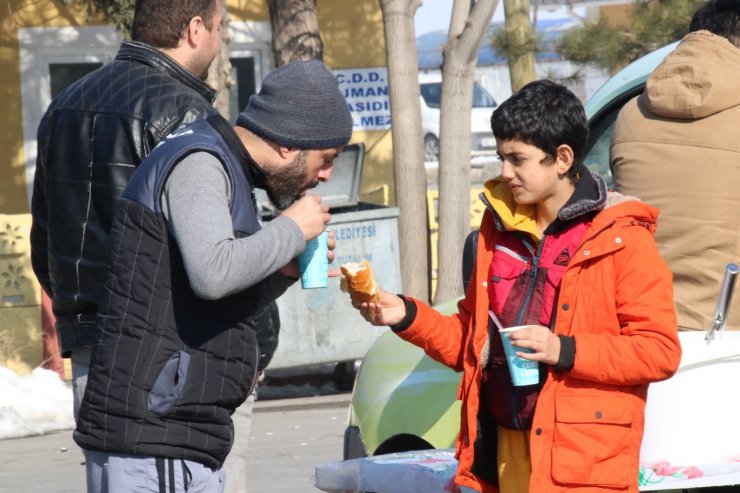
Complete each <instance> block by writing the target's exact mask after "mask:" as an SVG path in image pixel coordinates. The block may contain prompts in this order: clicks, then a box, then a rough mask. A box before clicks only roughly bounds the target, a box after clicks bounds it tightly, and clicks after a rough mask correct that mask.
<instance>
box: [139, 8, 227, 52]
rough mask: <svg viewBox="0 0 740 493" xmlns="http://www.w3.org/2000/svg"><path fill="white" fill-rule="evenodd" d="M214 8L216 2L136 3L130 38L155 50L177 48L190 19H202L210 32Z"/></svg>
mask: <svg viewBox="0 0 740 493" xmlns="http://www.w3.org/2000/svg"><path fill="white" fill-rule="evenodd" d="M224 1H225V0H224ZM216 6H217V0H136V10H135V11H134V23H133V26H132V27H131V39H133V40H134V41H141V42H142V43H146V44H148V45H149V46H153V47H155V48H163V49H167V48H176V47H177V44H178V42H179V41H180V37H181V36H182V32H183V30H184V29H185V28H186V27H187V25H188V24H189V23H190V21H191V20H192V19H193V17H197V16H200V17H202V18H203V22H204V24H205V27H206V29H208V30H209V31H210V30H211V29H213V16H214V14H215V13H216Z"/></svg>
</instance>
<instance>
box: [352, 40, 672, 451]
mask: <svg viewBox="0 0 740 493" xmlns="http://www.w3.org/2000/svg"><path fill="white" fill-rule="evenodd" d="M677 44H678V43H673V44H671V45H668V46H665V47H663V48H661V49H659V50H657V51H655V52H653V53H650V54H648V55H646V56H644V57H643V58H640V59H639V60H637V61H635V62H633V63H632V64H630V65H629V66H627V67H626V68H624V69H623V70H622V71H621V72H619V73H618V74H616V75H615V76H614V77H612V78H611V79H609V80H608V81H607V82H606V83H605V84H604V85H603V86H602V87H601V88H599V90H597V91H596V92H595V93H594V94H593V96H592V97H591V98H590V99H589V101H588V102H587V103H586V106H585V109H586V116H587V117H588V120H589V127H590V135H589V142H588V145H587V147H586V158H585V160H584V161H585V164H586V165H587V166H588V167H589V168H590V169H591V170H592V171H594V172H596V173H598V174H600V175H601V176H602V177H604V178H605V179H606V181H607V184H608V185H609V186H610V188H611V187H612V177H611V171H610V170H609V145H610V140H611V135H612V131H613V129H614V123H615V121H616V118H617V114H618V113H619V110H620V109H621V108H622V106H623V105H624V104H625V103H626V102H627V101H629V100H630V99H632V98H633V97H635V96H637V95H638V94H640V93H641V92H642V90H643V88H644V87H645V81H646V80H647V78H648V76H649V75H650V73H651V72H652V71H653V70H654V69H655V67H656V66H657V65H658V64H659V63H660V62H661V61H662V60H663V58H665V56H666V55H667V54H668V53H669V52H671V51H672V50H673V49H674V48H675V47H676V45H677ZM471 238H473V237H472V236H471V237H469V241H470V239H471ZM466 251H467V252H470V251H474V250H472V249H470V248H466ZM463 257H464V260H463V264H464V266H463V271H465V270H466V267H465V264H466V262H467V267H468V269H470V267H471V264H472V262H471V260H470V258H468V259H467V260H466V259H465V257H466V254H465V253H464V254H463ZM467 257H470V254H468V255H467ZM468 272H469V271H468ZM463 277H464V278H465V277H466V275H465V272H464V274H463ZM457 301H458V300H453V301H451V302H448V303H445V304H443V305H440V306H438V307H436V308H437V309H438V310H439V311H440V312H442V313H445V314H451V313H455V312H456V310H457ZM460 377H461V375H460V374H459V373H455V372H454V371H452V370H451V369H449V368H447V367H445V366H443V365H441V364H439V363H437V362H436V361H434V360H432V359H431V358H429V357H428V356H426V355H425V354H424V352H423V351H422V350H421V349H419V348H418V347H416V346H414V345H412V344H410V343H408V342H405V341H403V340H402V339H401V338H399V337H398V336H396V335H395V334H393V333H392V332H390V331H386V332H384V333H383V334H382V335H381V336H380V337H379V338H378V339H377V340H376V341H375V342H374V343H373V345H372V346H371V347H370V349H369V350H368V352H367V354H366V355H365V357H364V359H363V361H362V364H361V365H360V368H359V370H358V372H357V377H356V379H355V385H354V390H353V393H352V400H351V404H350V409H349V424H348V426H347V430H346V432H345V436H344V458H345V459H354V458H358V457H366V456H370V455H380V454H385V453H391V452H403V451H408V450H425V449H432V448H451V447H454V446H455V439H456V437H457V433H458V430H459V423H460V401H458V400H457V398H456V397H457V388H458V385H459V383H460Z"/></svg>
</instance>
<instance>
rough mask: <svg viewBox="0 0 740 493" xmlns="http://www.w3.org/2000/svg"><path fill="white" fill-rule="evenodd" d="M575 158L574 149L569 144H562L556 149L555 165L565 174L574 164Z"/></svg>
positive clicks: (559, 171) (560, 172)
mask: <svg viewBox="0 0 740 493" xmlns="http://www.w3.org/2000/svg"><path fill="white" fill-rule="evenodd" d="M573 159H574V154H573V149H572V148H571V147H570V146H569V145H568V144H560V145H559V146H558V147H557V149H556V150H555V165H556V166H557V167H558V173H559V174H561V175H563V176H565V175H566V174H567V173H568V170H569V169H570V167H571V166H573Z"/></svg>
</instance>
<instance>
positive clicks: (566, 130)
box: [491, 80, 588, 183]
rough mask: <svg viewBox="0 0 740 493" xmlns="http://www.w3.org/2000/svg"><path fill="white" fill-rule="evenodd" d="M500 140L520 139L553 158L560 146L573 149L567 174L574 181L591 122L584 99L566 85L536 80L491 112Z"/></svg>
mask: <svg viewBox="0 0 740 493" xmlns="http://www.w3.org/2000/svg"><path fill="white" fill-rule="evenodd" d="M491 130H493V135H494V137H496V138H497V139H499V140H520V141H522V142H525V143H527V144H530V145H533V146H536V147H539V148H540V149H542V150H543V151H544V152H545V153H547V155H548V156H549V157H550V160H551V161H552V160H553V159H554V158H555V153H556V152H557V148H558V146H560V145H563V144H567V145H569V146H570V148H571V149H573V165H572V166H571V167H570V170H568V177H569V178H570V180H571V181H572V182H574V183H575V181H576V176H577V174H578V168H579V167H580V165H581V162H582V160H583V152H584V149H585V148H586V141H587V140H588V121H587V120H586V112H585V111H584V110H583V105H582V104H581V101H580V100H579V99H578V98H577V97H576V95H575V94H573V93H572V92H571V91H570V90H569V89H568V88H567V87H565V86H561V85H560V84H556V83H555V82H552V81H549V80H536V81H534V82H530V83H529V84H527V85H526V86H524V87H522V88H521V89H520V90H519V91H517V92H516V93H514V94H513V95H512V96H511V97H510V98H509V99H507V100H506V101H504V102H503V103H501V105H500V106H499V107H498V108H496V109H495V110H494V112H493V115H491Z"/></svg>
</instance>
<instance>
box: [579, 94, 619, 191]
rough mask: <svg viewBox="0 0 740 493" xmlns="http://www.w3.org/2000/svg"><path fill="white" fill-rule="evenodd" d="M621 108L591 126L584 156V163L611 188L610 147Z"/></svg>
mask: <svg viewBox="0 0 740 493" xmlns="http://www.w3.org/2000/svg"><path fill="white" fill-rule="evenodd" d="M620 109H621V107H619V108H615V109H614V110H613V111H610V112H609V113H608V114H606V115H604V116H603V117H602V118H600V119H599V121H598V122H596V123H595V124H593V125H592V126H591V128H590V129H589V136H588V144H587V145H586V156H585V157H584V158H583V163H584V164H585V165H586V166H588V169H589V170H590V171H591V172H592V173H596V174H597V175H600V176H601V177H602V178H603V179H604V180H605V181H606V186H607V187H608V188H609V189H611V188H613V179H612V172H611V170H610V169H609V147H610V144H611V140H612V132H614V123H615V122H616V121H617V115H618V114H619V110H620Z"/></svg>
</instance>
